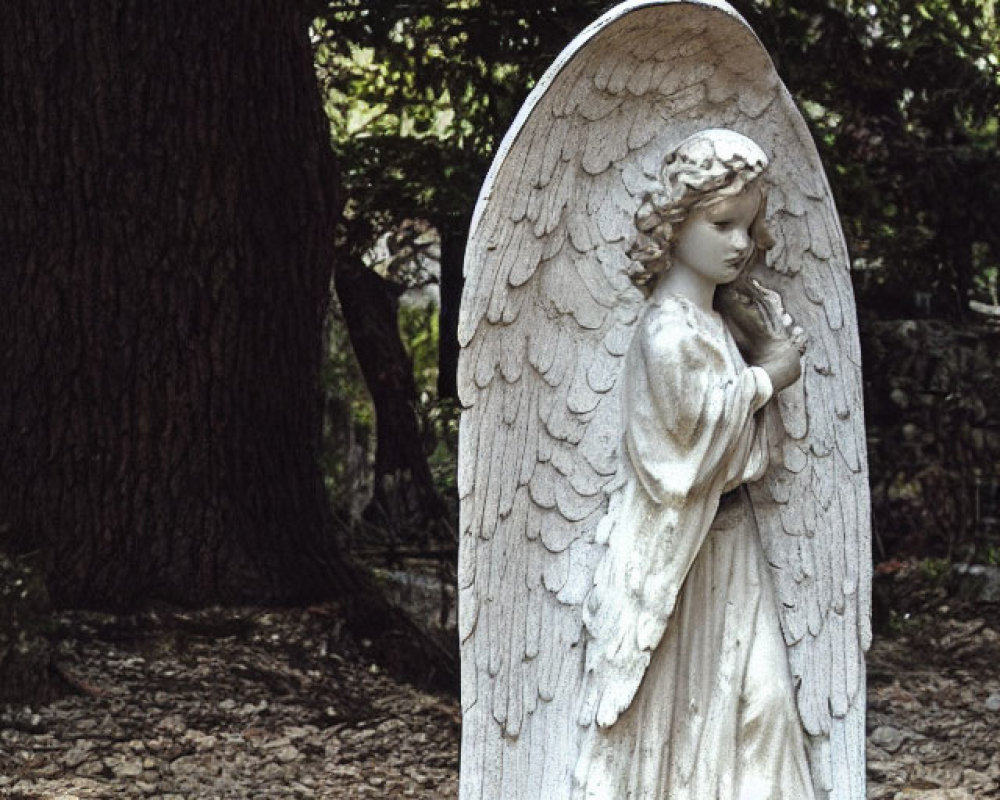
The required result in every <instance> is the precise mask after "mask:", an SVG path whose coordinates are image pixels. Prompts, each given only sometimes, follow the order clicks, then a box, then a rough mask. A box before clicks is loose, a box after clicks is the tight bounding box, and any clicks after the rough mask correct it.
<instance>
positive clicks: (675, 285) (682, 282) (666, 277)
mask: <svg viewBox="0 0 1000 800" xmlns="http://www.w3.org/2000/svg"><path fill="white" fill-rule="evenodd" d="M715 287H716V284H715V283H714V282H712V281H710V280H708V279H706V278H705V277H704V276H703V275H701V274H699V273H697V272H695V271H694V270H693V269H691V268H690V267H687V266H686V265H685V264H681V263H675V264H674V265H673V266H672V267H671V268H670V269H669V270H667V271H666V272H665V273H664V274H663V275H661V276H660V279H659V280H658V281H657V282H656V288H655V289H653V294H652V300H653V301H655V302H660V301H661V300H663V299H665V298H666V297H668V296H670V295H675V296H677V297H684V298H687V299H688V300H690V301H691V303H693V304H694V305H695V306H697V307H698V308H700V309H701V310H702V311H704V312H705V313H706V314H711V313H712V301H713V299H714V298H715Z"/></svg>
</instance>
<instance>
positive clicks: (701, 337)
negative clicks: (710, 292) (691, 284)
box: [637, 295, 725, 365]
mask: <svg viewBox="0 0 1000 800" xmlns="http://www.w3.org/2000/svg"><path fill="white" fill-rule="evenodd" d="M637 335H638V336H640V337H641V344H642V347H643V350H645V351H646V352H647V353H648V354H649V355H651V356H654V357H655V358H657V359H661V358H682V359H683V360H684V361H687V362H688V363H689V364H692V365H693V364H694V362H697V361H702V360H710V361H713V362H714V361H716V360H717V359H718V358H719V356H720V355H721V353H722V351H723V348H724V347H725V343H724V334H723V329H722V323H721V321H720V320H714V319H711V318H709V317H708V316H706V315H705V313H704V312H702V311H700V310H699V309H698V308H697V307H696V306H695V305H694V303H692V302H691V301H690V300H688V299H687V298H684V297H680V296H678V295H665V296H664V297H662V298H659V299H657V300H655V301H653V300H650V301H648V302H647V304H646V308H645V309H644V310H643V314H642V318H641V319H640V321H639V326H638V330H637Z"/></svg>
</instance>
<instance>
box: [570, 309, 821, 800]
mask: <svg viewBox="0 0 1000 800" xmlns="http://www.w3.org/2000/svg"><path fill="white" fill-rule="evenodd" d="M621 379H622V381H623V384H622V414H623V425H624V431H625V435H624V458H623V470H624V479H625V485H624V487H623V489H622V491H621V492H620V493H619V495H618V496H617V497H616V498H615V499H614V500H613V502H612V505H611V508H610V509H609V512H608V515H607V517H606V519H605V521H604V523H602V525H601V527H600V528H599V530H598V534H597V536H598V539H599V540H602V539H604V540H606V542H607V550H606V552H605V554H604V556H603V559H602V561H601V563H600V564H599V566H598V568H597V571H596V573H595V577H594V586H593V588H592V589H591V591H590V594H589V595H588V597H587V600H586V601H585V605H584V622H585V624H586V628H587V642H586V647H587V651H586V661H585V663H586V667H585V669H586V673H585V678H584V692H583V699H582V703H581V712H580V722H581V724H583V725H584V726H585V729H584V732H583V733H582V736H581V748H580V757H579V760H578V762H577V765H576V769H575V778H574V783H575V786H574V797H576V798H585V799H586V800H640V799H642V800H647V798H648V799H649V800H653V799H654V798H655V799H656V800H666V799H667V798H669V800H685V799H690V800H811V798H813V791H812V786H811V780H810V779H809V774H808V768H807V766H806V756H805V745H804V741H803V733H802V730H801V725H800V723H799V720H798V714H797V711H796V709H795V700H794V694H793V689H792V686H791V680H790V678H789V673H788V665H787V657H786V655H785V650H784V643H783V641H782V639H781V634H780V629H779V621H778V611H777V608H776V606H775V600H774V593H773V588H772V587H771V585H770V576H769V575H768V574H767V568H766V563H765V562H764V558H763V555H762V551H761V546H760V542H759V537H758V535H757V530H756V524H755V521H754V517H753V509H752V506H751V505H750V501H749V497H748V495H747V493H746V491H745V489H743V488H741V486H742V484H743V483H746V482H747V481H751V480H756V479H758V478H759V477H761V476H762V475H763V473H764V471H765V469H766V467H767V442H766V437H765V435H764V431H763V422H762V421H761V420H759V419H758V417H757V415H756V412H757V411H758V410H759V409H760V408H761V407H762V406H763V405H764V404H765V403H766V402H767V401H768V400H769V399H770V397H771V394H772V387H771V382H770V380H769V378H768V376H767V373H765V372H764V371H763V370H762V369H760V368H759V367H747V365H746V364H745V363H744V362H743V360H742V358H741V357H740V355H739V352H738V350H737V348H736V346H735V344H734V342H733V340H732V337H731V335H730V334H729V333H728V331H727V330H726V328H725V325H724V323H723V321H722V319H721V318H720V317H718V316H717V315H714V314H711V315H710V314H706V313H704V312H702V311H701V310H699V309H697V308H696V307H695V306H693V305H692V304H691V303H690V302H688V301H686V300H684V299H682V298H674V297H670V298H666V299H664V300H662V301H661V302H659V303H657V302H653V301H651V302H650V303H649V304H648V305H647V308H646V310H645V312H644V315H643V318H642V319H641V320H640V322H639V325H638V327H637V330H636V333H635V338H634V339H633V342H632V345H631V347H630V350H629V353H628V355H627V357H626V363H625V367H624V371H623V374H622V378H621ZM724 494H725V497H723V495H724ZM720 500H721V506H720Z"/></svg>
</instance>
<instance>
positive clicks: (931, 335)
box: [861, 320, 1000, 562]
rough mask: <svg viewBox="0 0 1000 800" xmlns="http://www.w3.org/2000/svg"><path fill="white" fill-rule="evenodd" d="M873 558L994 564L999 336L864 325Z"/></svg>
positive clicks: (936, 327)
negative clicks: (873, 539)
mask: <svg viewBox="0 0 1000 800" xmlns="http://www.w3.org/2000/svg"><path fill="white" fill-rule="evenodd" d="M861 347H862V354H863V358H864V363H863V366H864V375H865V413H866V422H867V425H868V452H869V459H870V464H871V482H872V510H873V514H874V524H875V535H876V539H875V542H874V551H875V558H876V560H884V559H885V558H888V557H903V556H917V557H947V558H953V559H956V560H962V561H979V562H987V561H992V562H995V561H996V560H997V558H998V557H1000V519H998V517H1000V369H998V365H1000V328H997V327H996V326H992V327H991V326H986V325H965V326H960V327H959V326H956V325H954V324H952V323H947V322H943V321H940V320H902V321H899V320H897V321H884V320H880V321H868V322H865V321H862V325H861Z"/></svg>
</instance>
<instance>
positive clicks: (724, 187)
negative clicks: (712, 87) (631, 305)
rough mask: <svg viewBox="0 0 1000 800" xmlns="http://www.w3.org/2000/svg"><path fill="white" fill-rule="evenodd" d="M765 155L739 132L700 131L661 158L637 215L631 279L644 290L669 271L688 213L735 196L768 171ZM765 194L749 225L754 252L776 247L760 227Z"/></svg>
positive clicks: (712, 129)
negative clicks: (653, 183) (652, 185)
mask: <svg viewBox="0 0 1000 800" xmlns="http://www.w3.org/2000/svg"><path fill="white" fill-rule="evenodd" d="M767 165H768V161H767V156H766V155H765V154H764V151H763V150H761V148H760V147H759V146H758V145H757V144H756V143H755V142H753V141H752V140H751V139H748V138H747V137H746V136H744V135H743V134H741V133H737V132H736V131H731V130H727V129H725V128H709V129H707V130H703V131H699V132H698V133H695V134H693V135H692V136H689V137H688V138H687V139H685V140H684V141H682V142H681V143H680V144H679V145H677V147H676V148H674V150H673V151H671V152H670V153H669V154H668V155H667V157H666V158H665V159H664V160H663V164H662V166H661V167H660V175H659V180H660V182H659V185H658V186H657V187H656V188H655V189H654V190H653V191H650V192H647V193H646V194H645V195H644V196H643V199H642V204H641V205H640V206H639V210H638V211H637V212H636V213H635V226H636V228H637V229H638V232H639V235H638V237H637V238H636V242H635V244H634V245H633V246H632V248H631V249H630V250H629V257H630V258H631V259H632V260H633V262H634V263H633V266H634V269H633V270H632V271H631V272H630V274H629V278H630V279H631V280H632V282H633V283H634V284H636V286H638V287H639V288H640V289H643V290H644V291H646V292H648V291H649V290H651V289H652V284H653V283H654V282H655V280H656V278H657V277H658V276H659V275H660V274H661V273H663V272H665V271H666V270H668V269H669V268H670V263H671V253H672V250H673V245H674V242H675V241H676V239H677V232H678V229H679V228H680V226H681V224H682V223H683V222H684V221H685V220H686V219H687V218H688V216H689V215H690V214H691V212H692V210H694V209H696V208H700V207H704V206H708V205H712V204H713V203H716V202H718V201H720V200H722V199H724V198H726V197H732V196H734V195H738V194H739V193H740V192H742V191H743V190H744V189H746V188H747V187H748V186H750V185H751V184H752V183H753V182H754V181H756V180H757V179H758V178H759V177H760V176H761V175H762V174H763V173H764V170H766V169H767ZM766 205H767V199H766V195H764V194H763V189H762V202H761V206H760V209H759V211H758V213H757V216H756V218H755V219H754V222H753V225H752V227H751V230H750V232H751V238H752V240H753V243H754V246H755V248H756V250H757V251H758V252H760V251H765V250H769V249H770V248H771V247H773V246H774V237H773V236H771V233H770V231H768V229H767V226H766V225H765V223H764V210H765V208H766Z"/></svg>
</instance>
